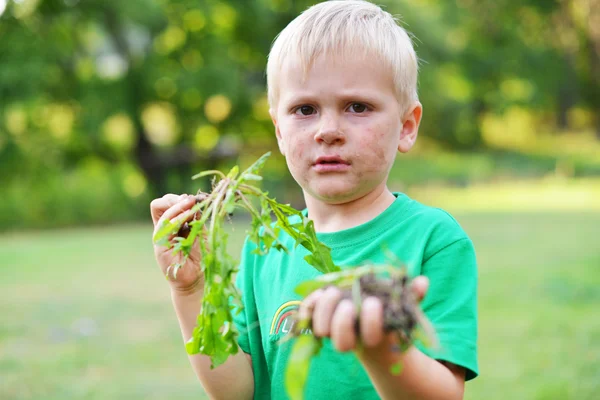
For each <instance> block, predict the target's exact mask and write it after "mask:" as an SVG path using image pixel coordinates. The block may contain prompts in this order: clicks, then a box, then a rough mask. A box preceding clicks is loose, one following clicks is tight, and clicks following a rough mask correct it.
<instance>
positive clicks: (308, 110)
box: [296, 106, 315, 115]
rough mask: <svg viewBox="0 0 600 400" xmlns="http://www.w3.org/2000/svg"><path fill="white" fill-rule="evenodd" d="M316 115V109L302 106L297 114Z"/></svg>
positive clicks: (297, 110)
mask: <svg viewBox="0 0 600 400" xmlns="http://www.w3.org/2000/svg"><path fill="white" fill-rule="evenodd" d="M314 113H315V109H314V108H313V107H311V106H300V107H298V108H297V109H296V114H301V115H312V114H314Z"/></svg>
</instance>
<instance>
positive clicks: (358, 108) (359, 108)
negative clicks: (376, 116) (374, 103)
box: [350, 103, 367, 114]
mask: <svg viewBox="0 0 600 400" xmlns="http://www.w3.org/2000/svg"><path fill="white" fill-rule="evenodd" d="M350 111H352V112H355V113H357V114H360V113H364V112H365V111H367V106H365V105H364V104H362V103H352V104H351V105H350Z"/></svg>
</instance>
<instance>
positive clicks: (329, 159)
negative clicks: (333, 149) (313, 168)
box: [315, 156, 350, 165]
mask: <svg viewBox="0 0 600 400" xmlns="http://www.w3.org/2000/svg"><path fill="white" fill-rule="evenodd" d="M320 164H325V165H328V164H329V165H331V164H343V165H350V163H349V162H348V161H346V160H344V159H343V158H341V157H340V156H324V157H319V158H317V161H315V165H320Z"/></svg>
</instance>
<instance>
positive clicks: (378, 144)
mask: <svg viewBox="0 0 600 400" xmlns="http://www.w3.org/2000/svg"><path fill="white" fill-rule="evenodd" d="M390 141H391V139H390V138H389V137H388V135H387V127H384V126H377V127H375V128H373V129H369V130H368V131H367V135H365V136H364V140H363V141H362V143H361V147H360V148H361V149H363V150H362V151H364V153H363V154H364V156H365V157H364V158H363V160H364V162H365V164H366V165H365V167H367V170H369V171H373V170H379V169H381V165H382V164H386V163H388V162H389V158H390V153H391V151H390V149H389V148H388V147H390V146H391V147H394V148H395V147H396V146H395V145H394V144H393V143H389V142H390ZM386 143H387V144H386Z"/></svg>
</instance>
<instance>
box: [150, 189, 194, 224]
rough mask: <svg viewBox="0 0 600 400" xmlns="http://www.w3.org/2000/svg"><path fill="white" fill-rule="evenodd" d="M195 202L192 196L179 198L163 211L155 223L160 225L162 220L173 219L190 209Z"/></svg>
mask: <svg viewBox="0 0 600 400" xmlns="http://www.w3.org/2000/svg"><path fill="white" fill-rule="evenodd" d="M195 203H196V199H195V198H194V197H193V196H190V197H184V198H183V199H182V200H179V201H178V202H176V203H175V204H174V205H172V206H171V207H169V209H168V210H167V211H165V212H164V213H163V214H162V215H161V217H160V218H159V219H158V221H157V222H156V225H157V226H162V224H163V221H166V220H172V219H175V218H176V217H178V216H179V215H180V214H182V213H184V212H185V211H188V210H190V209H191V208H192V206H193V205H194V204H195Z"/></svg>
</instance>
